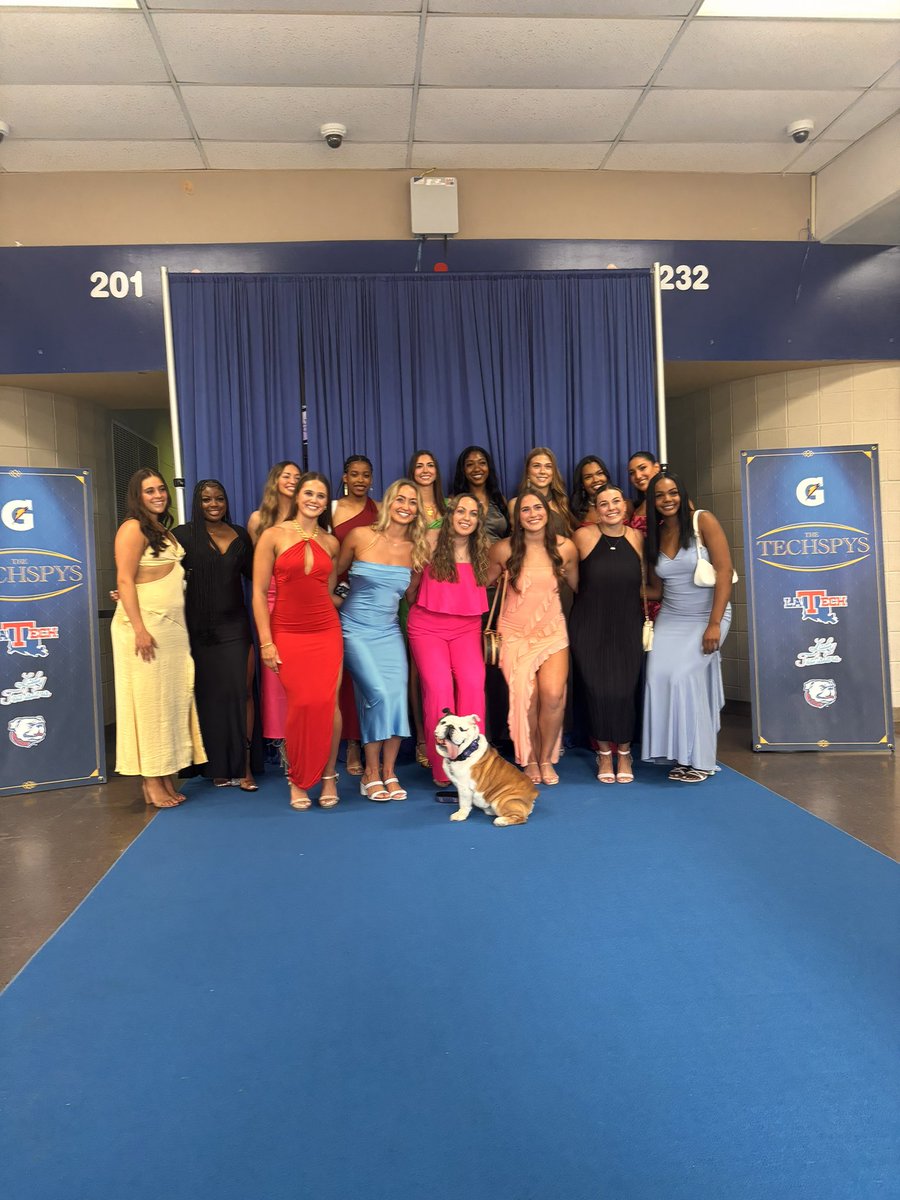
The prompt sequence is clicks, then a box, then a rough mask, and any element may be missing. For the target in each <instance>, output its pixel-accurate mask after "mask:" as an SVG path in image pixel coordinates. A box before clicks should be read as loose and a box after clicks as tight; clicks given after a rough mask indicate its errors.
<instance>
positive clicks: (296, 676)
mask: <svg viewBox="0 0 900 1200" xmlns="http://www.w3.org/2000/svg"><path fill="white" fill-rule="evenodd" d="M333 565H334V563H333V560H332V558H331V555H330V554H328V553H327V552H326V551H325V550H323V549H322V547H321V546H320V545H319V543H318V542H317V541H315V540H314V539H310V541H308V542H306V541H304V542H296V543H295V544H294V545H293V546H291V547H290V548H289V549H288V550H285V551H283V552H282V553H281V554H279V555H278V557H277V558H276V559H275V567H274V571H273V575H274V577H275V607H274V609H273V610H272V641H273V642H274V643H275V646H276V648H277V650H278V654H279V657H280V658H281V667H280V668H279V676H280V678H281V682H282V684H283V685H284V691H285V695H286V697H287V715H286V719H285V731H284V740H285V751H286V753H287V759H288V762H289V763H290V768H289V770H288V779H290V781H291V783H293V784H295V785H296V786H297V787H300V788H303V789H304V790H306V789H307V788H310V787H312V785H313V784H314V783H317V782H318V781H319V780H320V779H321V778H322V772H323V771H324V770H325V764H326V763H327V762H328V754H329V751H330V750H331V737H332V730H333V726H334V709H335V704H336V703H337V689H338V679H339V677H340V673H341V663H342V660H343V647H342V643H341V623H340V620H339V618H338V615H337V609H336V608H335V607H334V604H333V602H332V599H331V596H330V594H329V591H328V579H329V576H330V575H331V570H332V567H333ZM263 670H264V671H266V672H267V673H269V674H274V672H272V671H270V670H269V668H268V667H263Z"/></svg>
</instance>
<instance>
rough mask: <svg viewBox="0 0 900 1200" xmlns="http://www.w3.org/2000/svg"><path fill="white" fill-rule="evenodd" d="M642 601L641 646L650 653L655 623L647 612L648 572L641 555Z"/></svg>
mask: <svg viewBox="0 0 900 1200" xmlns="http://www.w3.org/2000/svg"><path fill="white" fill-rule="evenodd" d="M641 599H642V600H643V602H644V625H643V628H642V629H641V645H642V646H643V647H644V650H645V651H647V652H648V653H649V651H651V650H652V649H653V622H652V621H651V620H650V613H649V612H648V610H647V572H646V567H645V565H644V555H643V552H642V553H641Z"/></svg>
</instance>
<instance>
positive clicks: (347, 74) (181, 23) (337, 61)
mask: <svg viewBox="0 0 900 1200" xmlns="http://www.w3.org/2000/svg"><path fill="white" fill-rule="evenodd" d="M154 21H155V23H156V27H157V29H158V30H159V34H160V37H161V38H162V42H163V45H164V47H165V50H166V54H167V55H168V58H169V62H170V63H171V65H172V68H173V70H174V72H175V75H176V78H177V79H178V80H179V81H180V82H183V83H234V84H242V83H261V84H270V85H271V84H296V85H302V86H305V87H316V86H323V87H327V86H332V87H334V86H339V85H342V84H345V85H357V86H365V85H366V84H404V83H405V84H412V82H413V74H414V72H415V62H416V46H417V38H418V30H419V22H418V19H417V18H416V17H413V16H410V17H405V16H388V17H365V16H363V17H322V16H318V17H307V16H287V15H285V16H279V15H255V16H254V15H251V14H241V15H234V16H232V15H227V14H226V15H223V14H219V13H158V14H157V15H156V16H155V17H154Z"/></svg>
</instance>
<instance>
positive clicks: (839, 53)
mask: <svg viewBox="0 0 900 1200" xmlns="http://www.w3.org/2000/svg"><path fill="white" fill-rule="evenodd" d="M898 55H900V21H865V22H863V21H717V20H712V19H707V20H694V21H691V23H690V25H689V26H688V28H687V29H686V31H685V33H684V36H683V37H682V38H680V39H679V41H678V44H677V45H676V46H675V48H674V50H673V51H672V54H671V57H670V58H669V60H668V61H667V62H666V65H665V66H664V67H663V69H662V71H661V72H660V74H659V78H658V79H657V80H656V82H657V83H659V84H661V85H662V86H664V87H722V88H729V87H733V88H782V89H784V88H820V89H822V88H833V89H837V88H848V87H859V88H863V87H868V86H869V85H870V84H871V83H873V82H874V81H875V80H876V79H877V78H878V76H879V75H881V74H882V73H883V72H884V71H886V70H887V69H888V67H889V66H891V65H892V63H894V62H895V61H896V59H897V57H898Z"/></svg>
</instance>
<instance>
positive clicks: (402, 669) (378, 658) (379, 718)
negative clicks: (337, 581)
mask: <svg viewBox="0 0 900 1200" xmlns="http://www.w3.org/2000/svg"><path fill="white" fill-rule="evenodd" d="M411 577H412V572H411V571H410V569H409V568H408V567H394V566H391V565H389V564H387V563H371V562H359V561H356V562H354V564H353V566H352V567H351V568H350V576H349V582H350V595H349V596H348V597H347V599H346V600H345V601H344V603H343V604H342V606H341V626H342V627H343V630H344V664H345V666H346V668H347V670H349V672H350V674H351V676H352V678H353V688H354V691H355V693H356V707H357V709H358V711H359V727H360V731H361V733H362V741H363V744H365V743H366V742H383V741H386V739H387V738H390V737H409V714H408V708H407V705H408V701H407V679H408V672H409V667H408V665H407V659H406V646H405V645H404V643H403V634H402V633H401V632H400V625H399V622H398V619H397V610H398V608H399V607H400V600H401V599H402V597H403V594H404V593H405V591H406V589H407V588H408V587H409V581H410V578H411Z"/></svg>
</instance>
